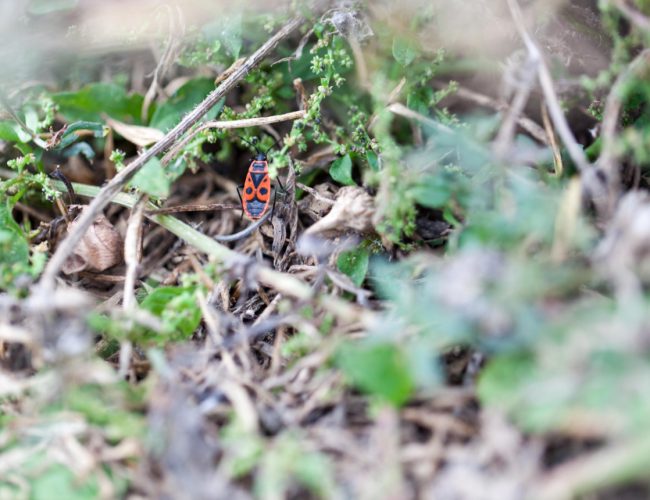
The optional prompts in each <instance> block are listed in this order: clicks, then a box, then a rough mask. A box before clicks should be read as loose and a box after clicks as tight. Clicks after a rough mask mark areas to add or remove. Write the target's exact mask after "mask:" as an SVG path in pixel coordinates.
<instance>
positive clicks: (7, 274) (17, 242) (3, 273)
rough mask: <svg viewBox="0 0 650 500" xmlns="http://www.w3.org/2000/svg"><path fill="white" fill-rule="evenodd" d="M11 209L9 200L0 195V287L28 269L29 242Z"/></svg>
mask: <svg viewBox="0 0 650 500" xmlns="http://www.w3.org/2000/svg"><path fill="white" fill-rule="evenodd" d="M11 209H12V205H11V203H10V202H9V200H6V199H3V198H2V197H0V289H1V288H6V287H8V286H9V285H11V283H12V282H13V281H14V279H15V278H16V277H17V276H18V275H20V274H24V273H28V272H29V269H30V266H29V244H28V243H27V238H26V237H25V235H24V234H23V230H22V229H21V228H20V226H19V225H18V224H17V223H16V221H15V220H14V218H13V217H12V215H11Z"/></svg>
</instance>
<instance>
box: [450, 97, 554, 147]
mask: <svg viewBox="0 0 650 500" xmlns="http://www.w3.org/2000/svg"><path fill="white" fill-rule="evenodd" d="M438 88H441V87H438ZM456 95H457V96H458V97H462V98H463V99H467V100H468V101H472V102H474V103H476V104H478V105H479V106H483V107H486V108H491V109H494V110H495V111H503V110H507V109H508V104H507V103H505V102H500V101H497V100H496V99H493V98H492V97H490V96H487V95H485V94H480V93H478V92H475V91H473V90H470V89H468V88H465V87H458V89H457V90H456ZM517 124H518V125H519V126H520V127H521V128H523V129H524V130H525V131H526V132H528V133H529V134H530V135H532V136H533V137H534V138H535V139H537V140H538V141H539V142H541V143H542V144H548V138H547V137H546V134H545V133H544V129H543V128H542V127H540V126H539V125H538V124H537V123H535V122H534V121H533V120H531V119H530V118H528V117H526V116H519V117H518V119H517Z"/></svg>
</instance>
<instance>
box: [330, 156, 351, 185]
mask: <svg viewBox="0 0 650 500" xmlns="http://www.w3.org/2000/svg"><path fill="white" fill-rule="evenodd" d="M330 176H331V177H332V179H334V180H335V181H336V182H338V183H340V184H344V185H346V186H353V185H354V184H355V182H354V180H353V179H352V159H351V158H350V155H345V156H343V157H341V158H338V159H336V160H334V161H333V162H332V165H331V166H330Z"/></svg>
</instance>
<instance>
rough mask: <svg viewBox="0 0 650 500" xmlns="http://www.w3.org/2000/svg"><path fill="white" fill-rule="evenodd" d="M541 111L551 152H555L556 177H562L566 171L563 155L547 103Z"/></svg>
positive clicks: (542, 106)
mask: <svg viewBox="0 0 650 500" xmlns="http://www.w3.org/2000/svg"><path fill="white" fill-rule="evenodd" d="M541 111H542V121H543V122H544V130H546V135H547V136H548V142H549V144H550V146H551V151H553V164H554V165H555V176H556V177H561V176H562V172H563V171H564V164H563V163H562V154H561V153H560V147H559V146H558V144H557V139H556V138H555V131H554V130H553V125H552V124H551V119H550V118H549V116H548V108H547V107H546V104H545V103H542V105H541Z"/></svg>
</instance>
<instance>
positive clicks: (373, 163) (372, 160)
mask: <svg viewBox="0 0 650 500" xmlns="http://www.w3.org/2000/svg"><path fill="white" fill-rule="evenodd" d="M366 160H367V161H368V165H370V168H371V169H372V170H373V172H379V157H378V156H377V153H375V152H374V151H368V152H367V153H366Z"/></svg>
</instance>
